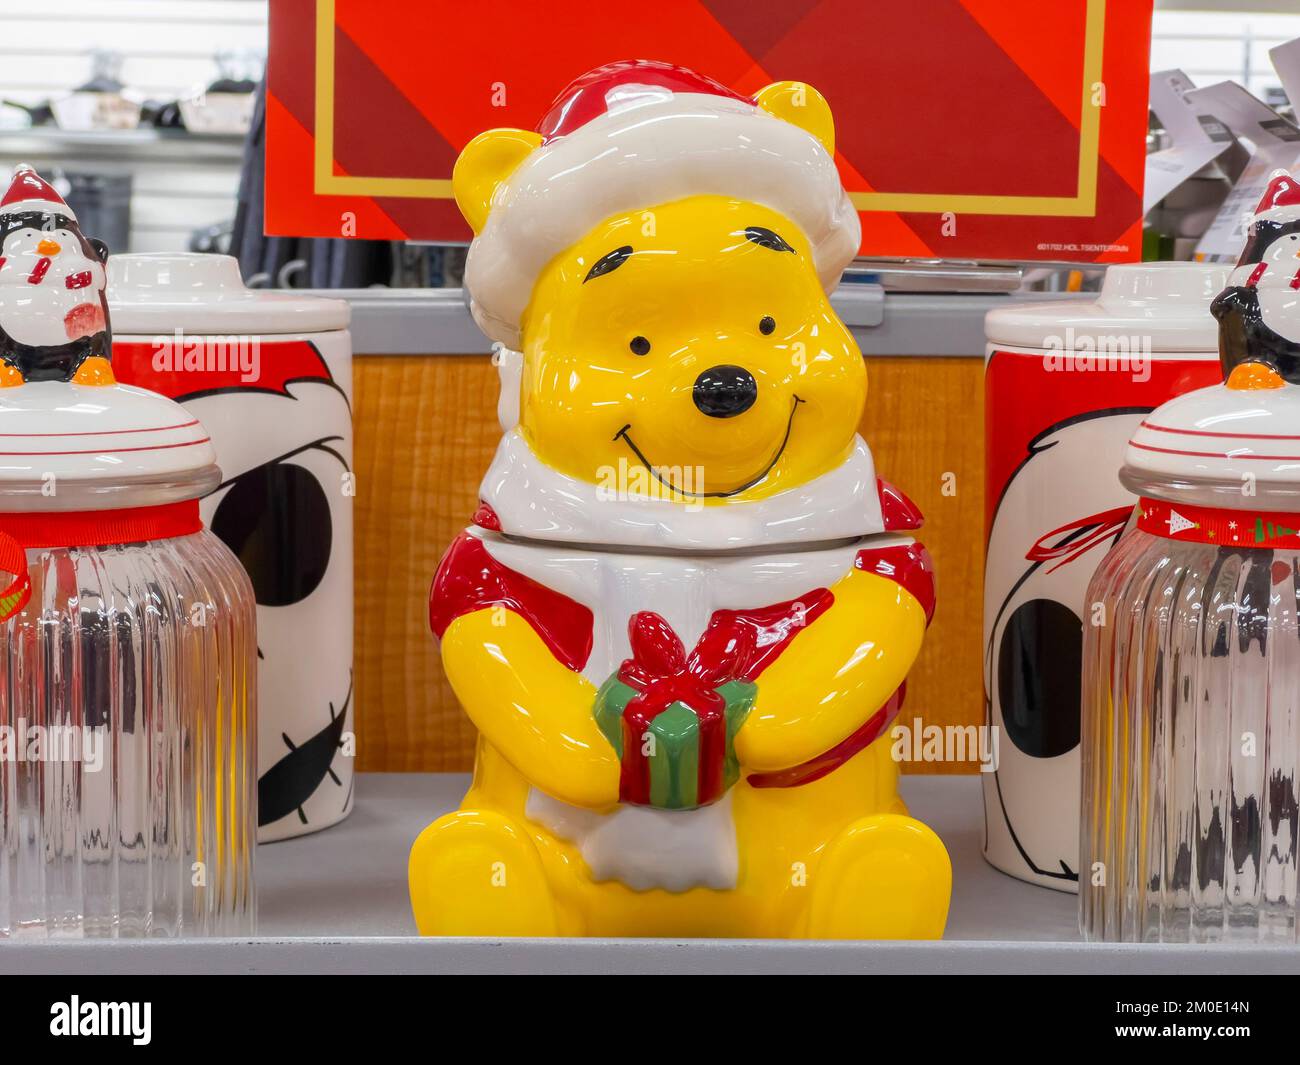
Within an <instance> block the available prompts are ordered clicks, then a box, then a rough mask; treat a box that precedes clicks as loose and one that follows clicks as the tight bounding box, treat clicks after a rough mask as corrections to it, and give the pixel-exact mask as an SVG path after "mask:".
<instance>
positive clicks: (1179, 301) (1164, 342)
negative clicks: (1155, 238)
mask: <svg viewBox="0 0 1300 1065" xmlns="http://www.w3.org/2000/svg"><path fill="white" fill-rule="evenodd" d="M1231 270H1232V266H1231V265H1230V264H1227V263H1182V262H1180V263H1125V264H1120V265H1116V266H1112V267H1111V268H1110V269H1109V270H1107V271H1106V277H1105V279H1104V280H1103V281H1102V287H1101V292H1100V293H1098V295H1097V298H1096V299H1095V300H1068V301H1059V302H1058V301H1052V302H1048V303H1020V304H1015V305H1013V306H1010V307H1003V308H999V309H997V310H993V311H989V313H988V314H987V315H986V316H985V319H984V332H985V335H986V336H987V337H988V339H989V342H990V343H992V344H1010V345H1013V346H1015V347H1023V348H1042V347H1046V346H1047V345H1048V343H1049V338H1051V337H1056V338H1062V337H1063V336H1064V333H1065V330H1066V329H1069V330H1071V331H1072V334H1073V336H1074V337H1075V338H1076V339H1083V338H1090V339H1092V340H1096V339H1097V338H1099V337H1112V336H1116V335H1119V336H1126V337H1127V336H1139V337H1142V338H1147V337H1149V338H1150V343H1151V350H1152V351H1171V352H1172V351H1186V352H1199V351H1205V352H1217V351H1218V347H1219V334H1218V325H1217V323H1216V322H1215V320H1214V318H1213V317H1211V315H1210V301H1211V300H1213V299H1214V297H1215V296H1217V295H1218V294H1219V293H1220V292H1221V291H1222V290H1223V288H1224V286H1225V285H1227V283H1228V274H1229V272H1230V271H1231ZM116 324H117V323H116V319H115V320H114V325H116ZM1058 342H1059V341H1058Z"/></svg>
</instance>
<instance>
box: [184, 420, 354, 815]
mask: <svg viewBox="0 0 1300 1065" xmlns="http://www.w3.org/2000/svg"><path fill="white" fill-rule="evenodd" d="M340 441H341V438H339V437H333V436H331V437H323V438H321V439H319V440H314V441H312V442H310V443H308V444H306V445H304V446H302V447H299V448H295V449H294V450H292V451H290V452H287V453H286V454H284V455H280V456H278V457H276V458H274V459H272V460H271V461H269V462H265V463H262V464H261V465H258V466H254V467H252V468H251V469H248V470H245V471H244V472H242V473H240V474H239V475H238V476H236V477H233V478H231V479H230V480H229V481H227V482H225V483H224V484H223V485H221V487H219V488H218V489H217V493H218V494H219V496H220V498H219V500H218V502H217V505H216V509H215V510H214V511H213V512H212V517H211V520H210V522H209V525H210V527H211V529H212V532H213V533H214V534H215V535H216V536H218V537H219V538H220V539H221V540H222V541H223V542H224V543H225V544H226V546H227V547H229V548H230V549H231V551H233V552H234V553H235V555H236V556H237V557H238V558H239V561H240V563H241V564H242V565H243V567H244V569H245V570H246V571H247V573H248V576H249V579H250V581H251V583H252V585H253V591H254V594H255V596H256V599H257V605H258V607H259V608H277V607H293V606H296V605H297V604H300V603H303V602H305V601H306V600H307V599H309V598H310V597H311V596H312V595H313V594H314V593H315V592H316V591H317V590H318V589H319V588H320V587H321V584H322V582H323V581H324V580H325V577H326V574H327V573H328V571H329V569H330V562H331V559H332V556H333V553H334V549H335V538H336V537H335V527H334V516H333V512H332V510H331V500H330V495H329V493H335V494H337V493H338V492H339V487H338V483H337V482H332V481H330V478H329V477H328V473H327V471H328V470H329V469H330V468H336V469H338V470H339V471H340V472H344V473H346V472H350V467H349V464H348V462H347V460H346V459H345V457H344V456H343V454H342V452H340V451H339V450H338V446H339V444H340ZM319 456H324V458H325V461H324V462H321V461H317V459H318V457H319ZM325 482H329V483H325ZM309 643H310V636H309V635H308V634H304V635H303V644H304V646H302V647H301V648H299V649H296V653H298V654H302V655H306V656H310V655H311V653H312V649H311V647H310V645H309ZM284 650H285V649H283V648H282V649H281V653H284ZM260 656H262V651H261V650H260V649H259V657H260ZM349 676H350V673H349ZM351 701H352V690H351V685H350V682H349V687H348V690H347V692H346V694H345V695H344V696H343V698H342V700H341V701H339V700H337V699H332V700H328V701H326V705H325V706H322V707H321V710H322V715H321V717H322V721H323V722H324V724H323V725H322V727H321V728H320V730H319V731H317V732H315V733H313V734H310V735H308V736H306V737H303V736H296V737H294V736H290V735H289V734H288V733H286V732H281V733H280V738H281V740H282V741H283V743H284V746H285V747H286V748H287V749H288V753H287V754H285V755H284V756H283V757H281V758H280V759H278V760H277V761H275V762H274V764H272V765H271V766H270V767H269V768H267V767H266V765H265V761H266V754H265V750H263V754H262V756H263V765H262V766H261V768H260V776H259V779H258V823H259V825H261V826H264V825H269V824H273V823H274V822H276V821H278V820H280V819H281V818H283V817H286V816H289V815H290V814H293V813H295V812H296V813H297V816H298V819H299V821H300V822H301V823H302V824H304V825H306V824H308V823H309V819H308V814H307V812H306V810H305V809H304V807H305V805H306V803H307V800H308V799H309V798H311V797H312V795H314V794H315V792H316V791H317V790H318V789H319V788H320V787H322V786H323V785H324V784H325V780H326V778H327V777H328V778H330V780H332V781H333V783H334V785H335V786H338V787H343V786H344V784H343V781H342V780H341V779H340V778H339V776H338V775H337V774H336V773H335V772H334V770H333V768H332V764H333V761H334V759H335V757H336V756H337V755H338V754H339V751H340V750H341V748H342V747H343V744H344V736H345V731H346V727H347V721H348V711H349V709H350V706H351ZM326 708H328V716H327V717H326V715H325V713H324V711H325V710H326ZM348 789H349V792H350V790H351V785H350V783H349V784H348ZM350 802H351V795H350V794H349V795H348V796H347V797H345V799H344V807H345V808H346V806H347V804H349V803H350Z"/></svg>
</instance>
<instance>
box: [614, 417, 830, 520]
mask: <svg viewBox="0 0 1300 1065" xmlns="http://www.w3.org/2000/svg"><path fill="white" fill-rule="evenodd" d="M804 402H806V401H805V400H802V399H800V398H799V397H798V396H795V397H794V402H793V403H791V404H790V417H789V418H788V419H787V420H786V423H785V435H784V436H783V437H781V443H780V445H779V446H778V447H777V449H776V454H774V455H773V456H772V459H771V461H770V462H768V464H767V465H766V466H764V467H763V468H762V469H761V470H759V471H758V473H756V474H755V475H754V476H753V477H751V478H750V479H749V480H747V481H746V482H745V483H744V484H742V485H740V487H738V488H732V489H730V490H729V491H726V492H688V491H686V490H685V489H683V488H678V487H677V486H676V485H675V484H673V483H672V482H671V481H669V480H666V479H665V478H664V477H662V476H661V475H660V473H659V467H656V466H655V465H654V463H652V462H651V461H650V460H649V459H648V458H646V456H645V453H644V452H643V451H642V450H641V449H640V448H639V447H637V446H636V441H634V440H633V439H632V433H631V429H632V423H631V422H628V423H627V425H625V426H623V428H622V429H620V430H619V431H618V432H617V433H615V434H614V439H615V440H618V439H619V438H620V437H621V438H622V439H623V440H625V441H626V442H627V446H628V447H630V448H631V449H632V454H634V455H635V456H636V457H637V460H638V461H639V462H640V463H641V465H642V466H644V467H645V468H646V469H647V470H649V471H650V475H651V476H652V477H653V478H654V479H655V480H656V481H658V482H659V483H660V484H661V485H663V486H664V487H665V488H668V489H671V490H672V491H674V492H676V493H677V494H678V495H682V496H688V497H689V498H691V499H726V498H727V497H729V496H736V495H740V493H741V492H746V491H748V490H749V489H751V488H753V487H754V485H756V484H758V482H759V481H761V480H763V478H764V477H766V476H767V475H768V474H769V473H771V472H772V467H774V466H775V465H776V464H777V463H778V462H779V461H780V460H781V456H782V455H784V454H785V447H786V445H787V444H788V443H790V430H791V429H792V428H793V427H794V412H795V411H797V410H798V409H799V404H800V403H804Z"/></svg>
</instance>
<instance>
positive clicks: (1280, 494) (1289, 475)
mask: <svg viewBox="0 0 1300 1065" xmlns="http://www.w3.org/2000/svg"><path fill="white" fill-rule="evenodd" d="M1239 369H1240V370H1243V371H1244V370H1246V369H1247V368H1246V367H1241V368H1239ZM1246 376H1248V375H1246ZM1233 380H1237V378H1236V377H1234V378H1233ZM1120 479H1121V480H1122V481H1123V482H1124V484H1125V485H1126V486H1127V487H1128V488H1130V489H1131V490H1133V491H1135V492H1138V493H1139V494H1144V495H1151V496H1155V497H1157V498H1161V499H1168V500H1171V501H1180V500H1181V501H1186V502H1197V503H1201V504H1202V505H1206V506H1221V507H1228V508H1233V509H1237V508H1241V509H1259V510H1287V511H1290V510H1300V385H1292V384H1286V383H1285V382H1282V381H1281V379H1280V378H1277V379H1276V382H1275V384H1274V386H1273V387H1267V388H1258V387H1254V388H1242V387H1233V386H1232V385H1230V384H1222V385H1213V386H1211V387H1210V388H1202V389H1200V390H1198V391H1196V392H1189V393H1187V394H1186V395H1183V396H1179V397H1178V398H1176V399H1173V400H1170V401H1169V402H1168V403H1166V404H1165V405H1164V406H1162V407H1159V408H1157V409H1156V410H1155V411H1153V412H1152V413H1151V414H1149V415H1148V416H1147V417H1146V419H1145V420H1144V421H1143V422H1142V423H1141V425H1140V426H1139V427H1138V430H1137V432H1136V433H1134V435H1133V438H1132V440H1131V441H1130V442H1129V446H1128V451H1127V453H1126V455H1125V461H1124V469H1123V471H1122V472H1121V474H1120Z"/></svg>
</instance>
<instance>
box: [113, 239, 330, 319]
mask: <svg viewBox="0 0 1300 1065" xmlns="http://www.w3.org/2000/svg"><path fill="white" fill-rule="evenodd" d="M108 306H109V311H110V313H111V315H112V319H113V332H114V333H116V334H117V336H118V337H123V336H126V335H127V334H132V335H143V336H156V335H160V334H163V333H172V332H173V331H174V330H176V329H180V330H183V331H185V332H187V333H196V334H197V333H216V334H220V335H223V336H225V335H230V334H250V335H251V334H261V335H267V334H276V333H320V332H325V331H328V330H332V329H346V328H347V327H348V322H349V320H350V319H351V314H352V309H351V307H350V306H349V305H348V303H347V302H346V301H345V300H332V299H322V298H320V297H319V296H303V295H298V294H295V293H293V292H289V291H285V290H283V289H278V290H275V291H264V290H262V289H250V288H247V287H246V286H245V285H244V279H243V278H242V277H241V276H240V273H239V263H238V261H237V260H236V259H235V258H233V257H232V256H229V255H200V254H182V253H176V254H173V253H170V252H168V253H158V254H140V255H110V256H109V258H108Z"/></svg>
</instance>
